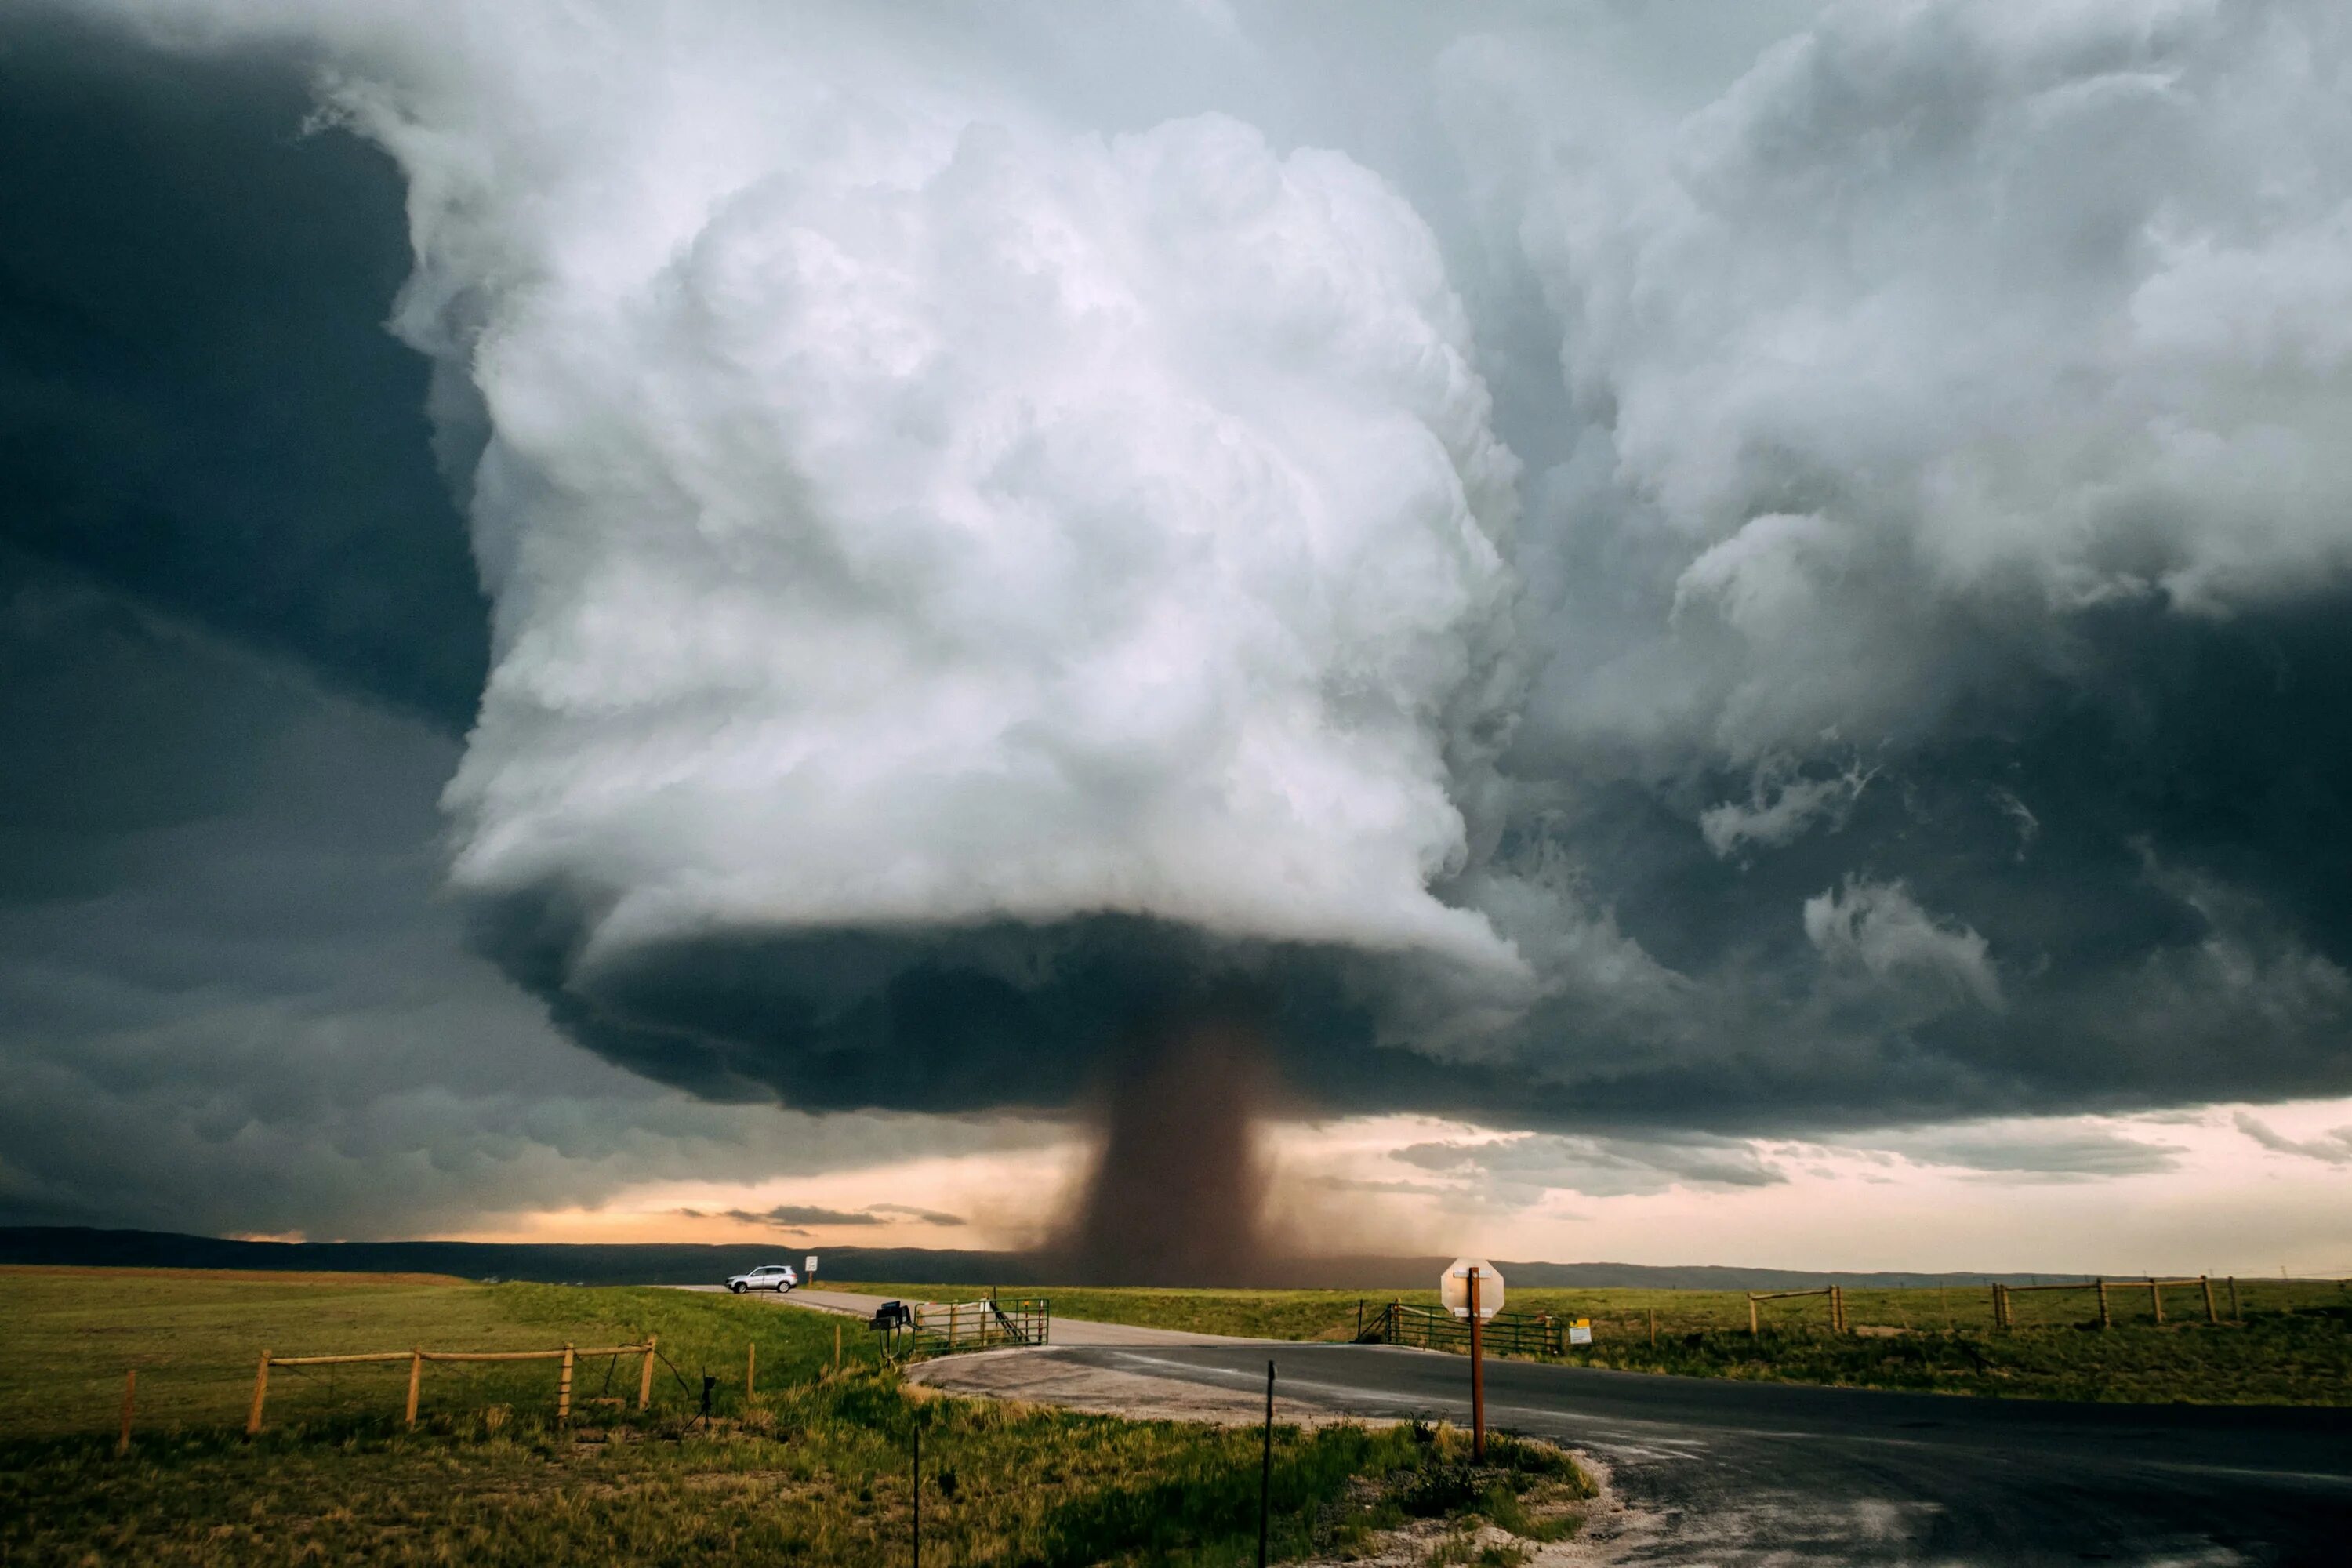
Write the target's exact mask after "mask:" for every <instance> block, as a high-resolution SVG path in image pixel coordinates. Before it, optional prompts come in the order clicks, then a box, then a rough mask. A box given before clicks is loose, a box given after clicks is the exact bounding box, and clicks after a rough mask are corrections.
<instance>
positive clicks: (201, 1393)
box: [0, 1269, 1580, 1564]
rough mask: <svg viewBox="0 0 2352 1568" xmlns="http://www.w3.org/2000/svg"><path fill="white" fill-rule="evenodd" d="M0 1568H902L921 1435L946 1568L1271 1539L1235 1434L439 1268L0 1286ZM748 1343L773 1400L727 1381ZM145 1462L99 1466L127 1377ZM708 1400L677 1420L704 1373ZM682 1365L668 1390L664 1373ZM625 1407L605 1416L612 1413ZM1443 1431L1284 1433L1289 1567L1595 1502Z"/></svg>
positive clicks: (1184, 1550)
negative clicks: (569, 1370)
mask: <svg viewBox="0 0 2352 1568" xmlns="http://www.w3.org/2000/svg"><path fill="white" fill-rule="evenodd" d="M0 1319H5V1321H8V1322H9V1323H10V1324H11V1333H10V1337H9V1338H10V1351H11V1354H10V1356H9V1357H7V1358H6V1361H5V1373H0V1562H7V1563H27V1564H31V1563H88V1562H111V1561H116V1560H125V1561H129V1560H136V1561H139V1562H142V1563H219V1564H226V1563H238V1564H244V1563H292V1562H298V1561H305V1560H320V1561H330V1562H346V1561H348V1562H355V1563H428V1562H443V1563H446V1562H466V1563H518V1564H520V1563H545V1562H551V1561H562V1560H581V1561H594V1562H614V1563H656V1562H658V1563H677V1562H685V1561H691V1560H696V1559H698V1558H701V1557H704V1556H709V1557H711V1558H712V1559H713V1560H716V1561H740V1560H743V1559H745V1558H747V1557H748V1558H750V1559H751V1560H760V1561H782V1560H785V1559H792V1560H796V1561H803V1562H809V1563H826V1564H834V1563H844V1564H864V1563H874V1564H880V1563H899V1562H901V1561H903V1560H904V1557H905V1554H906V1552H907V1545H908V1539H907V1538H908V1515H909V1502H910V1477H909V1474H908V1441H909V1437H910V1436H911V1433H912V1430H913V1427H914V1426H915V1424H916V1423H917V1422H918V1421H920V1422H921V1423H922V1424H923V1431H924V1436H923V1456H924V1502H923V1521H924V1539H925V1544H926V1546H927V1548H928V1549H930V1550H933V1551H936V1552H939V1553H940V1559H939V1560H940V1561H943V1562H950V1563H1058V1564H1077V1563H1099V1562H1123V1561H1151V1562H1171V1563H1241V1562H1246V1561H1248V1560H1250V1558H1251V1557H1252V1556H1253V1555H1254V1554H1255V1546H1256V1517H1257V1515H1256V1505H1257V1488H1258V1463H1259V1448H1258V1441H1259V1439H1258V1436H1257V1435H1256V1434H1255V1433H1254V1432H1247V1431H1241V1432H1235V1431H1226V1430H1217V1429H1210V1428H1201V1427H1192V1426H1181V1425H1176V1424H1172V1423H1148V1422H1127V1421H1118V1420H1112V1419H1108V1418H1105V1417H1099V1416H1082V1415H1068V1414H1065V1413H1061V1412H1055V1411H1048V1410H1039V1409H1034V1408H1026V1407H1021V1406H1006V1405H990V1404H986V1403H982V1402H974V1401H961V1400H950V1399H941V1398H938V1397H936V1396H923V1397H918V1396H917V1395H916V1394H914V1393H910V1392H909V1391H908V1390H907V1389H906V1388H905V1387H904V1385H902V1384H901V1383H900V1382H899V1380H898V1374H897V1373H896V1371H895V1370H894V1369H891V1368H888V1367H886V1366H882V1365H880V1364H878V1363H877V1362H876V1360H875V1352H874V1348H873V1346H872V1344H871V1342H870V1341H869V1339H868V1337H867V1336H866V1335H865V1334H864V1333H863V1332H862V1331H860V1330H859V1329H858V1328H857V1326H856V1324H854V1323H852V1324H849V1325H847V1329H848V1331H847V1332H845V1334H844V1336H843V1343H844V1346H845V1352H846V1354H847V1359H848V1361H849V1364H848V1365H847V1366H846V1367H845V1368H844V1369H843V1370H841V1371H840V1372H838V1373H835V1372H834V1371H832V1370H831V1364H830V1363H831V1362H832V1359H833V1352H834V1329H835V1322H836V1320H834V1319H830V1318H826V1317H823V1316H820V1315H818V1314H814V1313H803V1312H797V1311H779V1310H776V1309H775V1308H774V1307H772V1306H771V1305H769V1304H768V1303H766V1302H762V1301H756V1300H753V1301H747V1300H735V1299H733V1298H730V1297H723V1296H707V1295H693V1294H688V1293H684V1292H678V1291H668V1290H652V1289H566V1288H563V1287H560V1286H546V1285H499V1286H480V1285H470V1284H466V1283H463V1282H459V1281H454V1280H439V1279H431V1278H429V1277H406V1278H394V1279H386V1278H384V1277H381V1276H376V1277H368V1276H288V1275H272V1274H258V1275H207V1274H196V1273H176V1272H172V1271H164V1270H156V1271H138V1272H133V1271H114V1270H62V1269H58V1270H50V1269H5V1270H0ZM648 1332H652V1333H656V1334H657V1335H658V1336H659V1342H660V1344H661V1347H662V1350H663V1352H665V1354H666V1355H667V1358H668V1360H669V1361H670V1362H671V1363H674V1364H675V1367H676V1369H677V1371H676V1373H673V1371H672V1370H671V1368H670V1367H668V1366H664V1367H661V1368H659V1369H658V1371H657V1375H656V1383H655V1399H654V1406H653V1408H652V1410H651V1411H650V1412H649V1413H647V1414H646V1415H642V1416H641V1415H637V1414H636V1413H635V1410H634V1404H635V1397H634V1396H635V1364H634V1361H633V1359H625V1360H624V1361H622V1362H621V1363H620V1365H619V1366H618V1367H617V1368H616V1369H614V1371H613V1372H612V1373H611V1374H610V1377H609V1382H608V1381H607V1373H606V1370H605V1365H604V1363H601V1362H583V1363H581V1365H580V1367H579V1370H578V1374H577V1382H576V1384H575V1412H576V1415H575V1420H574V1422H573V1424H572V1427H570V1428H568V1429H560V1428H558V1427H556V1426H555V1425H554V1423H553V1419H552V1417H553V1408H554V1389H555V1380H556V1370H555V1367H554V1366H553V1364H552V1363H488V1364H477V1365H451V1364H433V1363H428V1364H427V1366H426V1368H425V1384H424V1398H423V1401H422V1405H421V1409H420V1423H419V1427H418V1429H417V1430H416V1431H415V1432H414V1433H411V1432H408V1431H406V1430H404V1428H403V1426H402V1424H401V1420H400V1410H401V1405H402V1401H403V1396H404V1392H405V1388H406V1377H407V1367H406V1365H405V1364H404V1363H393V1364H390V1365H381V1366H362V1367H343V1368H339V1369H336V1370H335V1372H333V1373H328V1372H327V1371H326V1369H323V1368H320V1369H311V1370H310V1371H309V1372H305V1373H297V1372H296V1371H295V1369H291V1368H282V1369H279V1370H278V1371H277V1372H276V1373H273V1374H272V1377H271V1382H270V1391H269V1402H268V1429H267V1430H266V1431H265V1432H264V1434H263V1435H262V1436H261V1437H260V1438H258V1439H257V1440H247V1438H246V1437H245V1436H243V1426H244V1416H245V1412H246V1405H247V1399H248V1398H249V1397H250V1394H251V1391H252V1383H253V1370H254V1363H255V1361H256V1360H257V1357H258V1355H259V1352H260V1351H261V1349H262V1347H263V1346H265V1345H267V1346H268V1348H270V1349H271V1350H272V1351H274V1352H278V1353H279V1354H288V1355H292V1354H317V1353H335V1352H351V1351H374V1350H392V1349H398V1348H402V1347H405V1346H409V1345H415V1344H422V1345H424V1346H425V1348H427V1349H438V1350H482V1349H537V1348H546V1347H551V1346H554V1345H560V1344H562V1343H563V1342H566V1341H571V1342H574V1343H578V1344H619V1343H624V1342H635V1341H641V1340H642V1339H643V1337H644V1336H645V1335H646V1333H648ZM752 1343H756V1344H757V1346H758V1367H759V1382H760V1387H759V1392H758V1394H756V1395H755V1396H750V1397H747V1395H746V1394H745V1390H744V1386H743V1374H744V1362H745V1353H744V1352H745V1347H746V1345H747V1344H752ZM131 1365H136V1366H138V1367H139V1368H140V1383H139V1394H140V1415H139V1421H138V1426H137V1434H136V1436H135V1439H134V1445H133V1448H132V1452H131V1456H130V1457H129V1458H121V1459H118V1458H115V1457H114V1455H113V1451H112V1449H113V1442H112V1432H113V1428H114V1424H115V1419H116V1415H117V1412H118V1409H119V1402H120V1398H121V1386H122V1384H121V1373H122V1370H123V1369H124V1368H125V1367H126V1366H131ZM706 1368H708V1369H709V1371H710V1372H711V1373H715V1374H717V1375H719V1378H720V1379H721V1382H720V1384H719V1389H718V1391H717V1398H716V1411H717V1414H718V1417H719V1418H718V1419H717V1421H715V1422H714V1423H709V1424H703V1423H700V1422H698V1421H697V1420H696V1419H695V1411H696V1408H697V1406H698V1404H699V1400H700V1396H701V1383H700V1379H701V1373H702V1372H703V1371H704V1369H706ZM677 1373H682V1374H683V1376H682V1377H681V1376H680V1375H677ZM606 1399H610V1400H612V1401H613V1402H612V1403H600V1401H603V1400H606ZM1457 1446H1458V1445H1456V1444H1454V1442H1452V1441H1451V1440H1450V1439H1449V1438H1448V1436H1446V1435H1444V1434H1432V1433H1428V1432H1426V1431H1423V1432H1421V1433H1418V1434H1417V1433H1415V1432H1414V1431H1413V1430H1412V1429H1410V1428H1392V1429H1385V1430H1381V1431H1367V1430H1363V1429H1360V1428H1355V1427H1348V1426H1340V1427H1332V1428H1325V1429H1321V1430H1318V1431H1316V1432H1313V1433H1300V1432H1297V1431H1292V1430H1288V1429H1277V1433H1276V1450H1275V1468H1274V1495H1275V1499H1276V1524H1275V1532H1274V1534H1275V1544H1276V1551H1277V1553H1278V1554H1279V1555H1282V1556H1285V1557H1296V1556H1298V1555H1301V1554H1304V1553H1306V1552H1308V1551H1310V1550H1315V1551H1325V1552H1329V1551H1334V1550H1345V1549H1346V1548H1347V1547H1348V1546H1349V1544H1350V1543H1351V1542H1361V1541H1363V1540H1365V1539H1367V1537H1368V1535H1369V1532H1371V1531H1378V1530H1382V1529H1386V1528H1390V1527H1392V1526H1394V1525H1395V1524H1397V1523H1399V1522H1400V1521H1404V1520H1406V1519H1409V1518H1412V1517H1418V1516H1421V1515H1424V1514H1435V1515H1444V1514H1449V1513H1451V1514H1455V1515H1460V1514H1462V1513H1464V1512H1465V1510H1466V1511H1468V1512H1470V1513H1483V1514H1485V1515H1486V1516H1487V1517H1489V1518H1492V1519H1495V1520H1496V1521H1497V1522H1500V1523H1503V1524H1505V1525H1506V1526H1507V1527H1509V1528H1514V1529H1520V1530H1521V1532H1522V1533H1538V1532H1540V1531H1547V1530H1549V1531H1559V1529H1561V1528H1563V1527H1564V1521H1568V1520H1570V1519H1572V1517H1573V1516H1572V1513H1568V1512H1564V1511H1563V1507H1562V1500H1563V1499H1564V1498H1567V1497H1570V1496H1572V1495H1574V1494H1575V1493H1576V1492H1577V1491H1578V1490H1580V1483H1579V1479H1578V1478H1576V1477H1574V1475H1573V1473H1572V1472H1571V1471H1567V1470H1565V1469H1563V1468H1562V1461H1561V1460H1560V1459H1559V1456H1557V1455H1556V1454H1554V1453H1553V1452H1552V1451H1551V1450H1549V1449H1543V1448H1538V1447H1527V1448H1524V1449H1518V1448H1513V1447H1504V1448H1503V1449H1501V1450H1499V1452H1498V1456H1497V1457H1498V1458H1502V1459H1504V1460H1505V1461H1507V1462H1506V1463H1503V1464H1500V1465H1493V1466H1489V1467H1487V1468H1484V1469H1479V1470H1472V1469H1470V1468H1467V1467H1465V1465H1464V1464H1463V1463H1462V1462H1461V1458H1460V1456H1459V1454H1458V1453H1456V1452H1455V1451H1454V1449H1455V1447H1457Z"/></svg>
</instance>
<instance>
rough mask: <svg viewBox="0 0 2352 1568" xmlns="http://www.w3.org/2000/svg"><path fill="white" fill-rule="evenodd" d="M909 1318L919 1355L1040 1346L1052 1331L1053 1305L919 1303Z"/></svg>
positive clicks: (1035, 1301) (1042, 1301)
mask: <svg viewBox="0 0 2352 1568" xmlns="http://www.w3.org/2000/svg"><path fill="white" fill-rule="evenodd" d="M912 1317H913V1322H912V1324H911V1327H912V1329H913V1331H914V1348H915V1349H917V1350H919V1351H932V1352H944V1351H975V1350H990V1349H993V1348H995V1347H997V1346H1001V1345H1042V1344H1044V1343H1045V1342H1046V1341H1047V1340H1048V1339H1049V1338H1050V1337H1051V1335H1052V1331H1053V1327H1052V1325H1053V1303H1052V1302H1051V1301H1050V1300H1047V1299H1046V1298H1045V1297H1043V1296H1033V1297H1028V1298H1024V1299H1023V1300H1017V1301H997V1300H979V1301H921V1302H918V1303H916V1305H915V1306H914V1308H913V1309H912Z"/></svg>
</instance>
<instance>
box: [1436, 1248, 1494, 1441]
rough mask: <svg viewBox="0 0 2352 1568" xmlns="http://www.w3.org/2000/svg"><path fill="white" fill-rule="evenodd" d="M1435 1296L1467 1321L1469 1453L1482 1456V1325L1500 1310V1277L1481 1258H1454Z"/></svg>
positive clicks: (1483, 1339) (1483, 1375)
mask: <svg viewBox="0 0 2352 1568" xmlns="http://www.w3.org/2000/svg"><path fill="white" fill-rule="evenodd" d="M1437 1297H1438V1300H1440V1301H1442V1302H1444V1305H1445V1310H1447V1311H1449V1312H1452V1313H1453V1314H1454V1316H1455V1317H1457V1318H1467V1319H1469V1320H1470V1455H1471V1458H1473V1459H1476V1460H1481V1461H1483V1460H1484V1459H1485V1458H1486V1335H1485V1332H1484V1328H1485V1324H1486V1320H1487V1319H1489V1318H1491V1317H1493V1316H1494V1315H1495V1314H1496V1313H1497V1312H1499V1311H1501V1310H1503V1277H1502V1275H1501V1274H1500V1273H1498V1272H1496V1268H1495V1266H1494V1265H1493V1264H1491V1263H1489V1262H1487V1261H1486V1259H1485V1258H1455V1259H1454V1261H1453V1262H1452V1263H1450V1264H1448V1265H1446V1268H1445V1272H1444V1274H1441V1275H1439V1276H1438V1279H1437Z"/></svg>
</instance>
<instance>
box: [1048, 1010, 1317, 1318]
mask: <svg viewBox="0 0 2352 1568" xmlns="http://www.w3.org/2000/svg"><path fill="white" fill-rule="evenodd" d="M1270 1087H1271V1086H1270V1072H1269V1068H1268V1067H1267V1063H1266V1052H1265V1046H1264V1042H1263V1040H1262V1039H1261V1038H1260V1037H1259V1036H1258V1035H1257V1034H1256V1032H1255V1030H1253V1029H1252V1028H1251V1027H1249V1026H1246V1025H1244V1024H1241V1023H1238V1022H1234V1021H1231V1020H1191V1021H1186V1022H1181V1023H1172V1024H1162V1025H1160V1026H1155V1027H1153V1028H1150V1029H1148V1030H1144V1031H1139V1034H1138V1036H1137V1037H1136V1038H1134V1039H1133V1040H1132V1041H1131V1042H1130V1043H1129V1047H1128V1048H1127V1049H1126V1050H1125V1051H1124V1052H1122V1053H1121V1054H1120V1055H1119V1056H1118V1057H1117V1058H1115V1059H1114V1061H1113V1063H1112V1065H1111V1067H1110V1069H1109V1071H1108V1074H1107V1075H1106V1077H1105V1079H1104V1081H1103V1086H1102V1089H1101V1092H1100V1095H1099V1099H1098V1102H1097V1103H1098V1107H1099V1110H1098V1115H1099V1122H1098V1127H1097V1132H1098V1137H1099V1147H1098V1150H1097V1153H1096V1156H1095V1161H1094V1164H1093V1168H1092V1170H1091V1171H1090V1173H1088V1176H1087V1184H1086V1186H1085V1188H1084V1190H1083V1191H1082V1192H1081V1194H1079V1197H1078V1202H1077V1205H1076V1212H1075V1213H1074V1214H1073V1215H1072V1216H1071V1218H1070V1221H1069V1224H1068V1227H1067V1231H1066V1235H1065V1236H1064V1237H1063V1238H1062V1239H1061V1241H1060V1243H1059V1245H1058V1247H1056V1249H1055V1250H1056V1251H1057V1252H1058V1253H1059V1254H1060V1261H1062V1263H1063V1265H1064V1268H1065V1269H1066V1272H1067V1273H1068V1274H1069V1276H1070V1278H1072V1279H1075V1280H1076V1281H1078V1282H1079V1283H1082V1284H1090V1285H1234V1284H1251V1283H1256V1282H1258V1281H1259V1280H1260V1279H1263V1278H1264V1276H1265V1266H1266V1263H1267V1256H1266V1247H1265V1199H1266V1184H1267V1175H1268V1172H1267V1164H1266V1152H1265V1138H1264V1131H1263V1120H1262V1119H1263V1110H1264V1108H1265V1101H1266V1098H1267V1094H1268V1090H1269V1089H1270Z"/></svg>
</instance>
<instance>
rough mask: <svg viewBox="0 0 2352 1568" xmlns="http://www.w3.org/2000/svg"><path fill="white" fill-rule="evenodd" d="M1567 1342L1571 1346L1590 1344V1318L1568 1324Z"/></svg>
mask: <svg viewBox="0 0 2352 1568" xmlns="http://www.w3.org/2000/svg"><path fill="white" fill-rule="evenodd" d="M1568 1342H1569V1343H1570V1344H1572V1345H1589V1344H1591V1342H1592V1320H1591V1319H1590V1318H1579V1319H1577V1320H1576V1321H1573V1322H1571V1323H1570V1324H1569V1325H1568Z"/></svg>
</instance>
